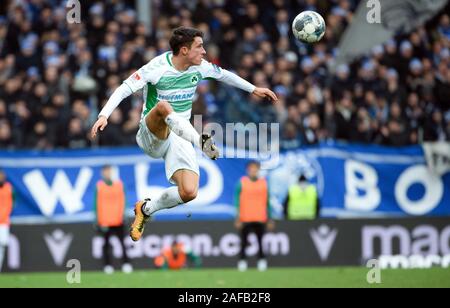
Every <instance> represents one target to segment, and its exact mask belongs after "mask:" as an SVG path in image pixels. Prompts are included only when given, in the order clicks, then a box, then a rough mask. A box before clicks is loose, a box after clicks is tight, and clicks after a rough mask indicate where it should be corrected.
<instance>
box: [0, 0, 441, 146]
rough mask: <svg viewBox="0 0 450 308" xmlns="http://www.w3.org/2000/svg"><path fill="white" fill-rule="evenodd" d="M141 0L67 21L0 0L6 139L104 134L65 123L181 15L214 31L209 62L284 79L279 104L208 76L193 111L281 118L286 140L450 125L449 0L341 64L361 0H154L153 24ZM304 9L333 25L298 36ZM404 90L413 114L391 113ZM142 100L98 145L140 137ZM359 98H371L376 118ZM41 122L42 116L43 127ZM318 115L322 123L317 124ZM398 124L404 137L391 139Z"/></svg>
mask: <svg viewBox="0 0 450 308" xmlns="http://www.w3.org/2000/svg"><path fill="white" fill-rule="evenodd" d="M134 2H135V1H129V0H116V1H112V2H106V3H102V2H98V1H95V2H92V3H85V4H84V5H83V6H82V9H83V12H85V13H83V14H81V18H82V22H81V23H79V24H69V23H67V22H66V20H65V15H64V11H65V9H66V8H65V2H64V1H62V0H55V1H47V0H45V1H38V2H36V3H35V2H29V1H6V2H4V3H2V4H0V6H1V10H0V12H4V13H3V14H4V15H3V16H0V97H1V100H2V101H4V104H5V105H6V107H3V111H2V107H1V105H2V104H1V103H0V146H4V147H8V148H34V149H52V148H55V147H68V146H71V147H89V146H97V145H98V144H96V143H92V144H91V143H90V142H88V141H87V140H84V141H83V140H82V138H80V136H79V135H78V134H71V135H70V136H63V135H62V134H61V133H60V132H64V131H65V130H68V129H69V125H70V122H77V120H74V121H71V119H72V118H73V117H77V118H79V120H80V121H81V124H82V125H81V126H82V127H83V129H86V127H89V126H90V125H91V124H92V121H93V120H95V119H92V115H95V114H97V111H98V110H99V109H100V108H101V105H102V104H103V102H104V101H105V99H107V98H108V97H109V96H110V94H111V93H112V92H113V91H114V89H115V88H116V87H118V86H119V83H118V82H119V81H120V80H122V79H125V78H126V77H128V76H129V75H130V74H131V73H132V71H133V70H134V69H136V68H138V67H140V66H142V65H144V64H145V63H146V62H148V61H149V60H151V59H152V58H153V57H155V56H156V55H158V54H160V53H162V52H163V51H166V50H167V49H168V46H167V45H168V38H169V36H170V33H171V30H172V29H173V28H175V27H177V26H179V25H180V24H181V23H185V24H191V25H193V26H196V27H198V28H201V29H202V30H203V31H204V32H205V42H206V46H205V47H206V48H207V50H208V55H207V56H208V57H209V60H210V61H211V62H213V63H216V64H220V65H221V66H222V67H224V68H226V69H230V70H233V69H234V70H237V71H238V73H239V75H241V76H242V77H244V78H247V79H248V80H249V81H252V82H253V83H255V84H261V86H262V84H263V85H264V87H270V88H277V89H279V90H280V92H279V93H278V94H280V96H284V97H283V99H282V102H281V103H280V105H277V106H271V105H269V104H267V103H266V102H264V101H260V100H255V99H252V98H250V97H248V96H247V95H246V94H244V93H242V92H241V91H239V90H236V89H229V88H228V87H226V86H224V85H217V84H215V83H213V82H211V81H203V83H202V84H201V86H200V87H199V91H198V98H197V103H198V105H197V106H196V104H194V108H196V109H194V111H195V112H199V113H201V114H202V115H203V118H204V119H206V120H207V121H213V122H218V123H222V124H223V123H236V122H243V123H248V122H256V123H258V122H266V123H272V122H278V123H280V127H282V128H283V130H284V134H285V135H286V137H285V138H286V140H284V141H283V144H284V146H285V148H292V147H293V146H294V145H295V144H297V146H302V145H304V144H313V143H316V142H320V141H323V140H327V139H330V138H335V139H339V140H344V141H352V142H355V141H356V142H375V143H380V144H385V145H390V146H401V145H407V144H417V143H420V142H423V141H424V138H425V137H426V138H427V140H428V139H435V137H433V136H431V135H435V134H436V132H434V133H433V132H432V130H434V129H438V130H442V126H443V127H444V128H445V129H444V130H445V131H447V128H448V126H449V116H447V114H448V112H449V108H450V105H449V104H448V98H449V97H450V70H449V63H450V62H449V61H450V51H449V50H450V46H449V43H448V42H449V23H450V22H449V20H450V17H449V14H448V13H447V12H448V10H449V6H450V4H448V5H447V6H446V7H445V8H444V9H443V10H442V12H441V13H439V14H438V15H437V16H436V17H435V18H433V19H432V20H431V21H430V22H428V23H427V24H426V25H425V26H422V27H419V28H417V29H415V30H413V31H412V32H411V33H409V34H406V35H402V36H398V37H395V38H393V39H390V40H389V41H387V42H386V43H384V44H383V45H379V46H376V47H375V48H373V50H372V52H371V53H370V54H368V55H366V56H364V57H361V58H360V59H356V60H355V61H353V62H352V63H348V64H344V65H340V66H338V67H337V68H336V72H335V73H332V72H331V71H330V70H329V66H328V63H333V62H334V61H335V57H336V52H335V49H336V46H337V44H338V42H339V40H340V38H341V36H342V34H343V32H344V30H345V28H346V27H347V26H348V25H349V23H350V21H351V18H352V16H353V13H352V12H354V11H355V9H356V2H355V1H324V0H316V1H285V0H276V1H275V0H274V1H247V2H245V4H243V3H241V2H235V4H232V1H219V2H217V1H214V5H213V3H212V2H211V1H188V0H179V1H175V2H173V3H172V2H170V1H153V2H152V5H153V11H154V12H155V16H158V19H157V27H154V28H153V31H149V29H147V28H146V27H145V25H143V24H141V23H139V22H138V21H137V14H136V7H135V3H134ZM50 4H51V5H50ZM306 9H312V10H319V12H320V13H321V14H322V15H323V16H324V18H325V20H326V22H327V26H328V27H327V32H326V35H325V37H324V39H323V40H322V41H321V42H319V43H317V44H313V45H305V44H300V43H299V42H298V41H296V40H295V39H294V38H293V36H292V33H291V31H290V26H289V25H290V22H292V20H293V18H294V17H295V14H294V12H300V11H303V10H306ZM282 93H284V94H283V95H281V94H282ZM411 94H414V95H417V97H416V98H414V99H417V104H416V105H415V107H413V109H414V112H412V113H411V112H410V111H411V110H410V111H408V110H405V108H406V107H407V105H408V101H409V97H410V95H411ZM80 101H81V102H82V104H83V105H84V106H85V107H82V108H81V109H84V110H81V109H80V107H79V106H80V105H79V104H80V103H79V102H80ZM246 101H248V102H250V103H249V104H246V103H244V102H246ZM300 101H302V103H300ZM395 102H396V103H397V104H400V106H401V109H402V110H405V113H404V114H403V121H404V122H406V125H404V123H403V121H399V120H398V119H397V120H395V119H394V120H392V119H388V114H389V109H390V107H391V105H392V104H394V103H395ZM140 104H142V102H141V101H140V96H139V94H136V96H134V97H132V98H130V99H129V100H128V103H126V104H121V105H120V107H119V108H120V111H119V112H118V114H117V115H116V116H115V117H114V119H115V120H114V123H111V124H112V126H113V127H114V129H109V130H108V131H109V133H106V134H105V135H103V136H102V139H101V140H100V144H99V145H100V146H120V145H128V144H134V143H135V141H134V140H133V138H132V137H130V136H132V135H133V130H135V129H136V127H133V126H132V125H131V124H130V123H134V120H133V119H135V118H136V107H138V108H137V109H139V108H140V107H141V106H139V105H140ZM75 105H77V107H76V108H74V106H75ZM361 108H365V109H366V110H367V112H368V114H369V120H370V121H369V120H368V119H367V115H366V114H365V111H364V109H361ZM4 109H6V113H5V111H4ZM419 109H420V110H421V114H420V115H419V113H420V112H419ZM80 110H81V112H80ZM434 110H440V112H441V116H442V123H441V124H437V123H436V120H434V121H433V120H432V118H433V115H432V114H433V113H434ZM305 111H306V112H305ZM287 114H289V115H293V114H299V117H298V118H297V119H294V118H292V116H286V115H287ZM435 117H436V119H437V118H439V115H436V116H435ZM292 121H293V122H295V125H296V127H295V132H293V131H292V129H293V126H292V124H291V122H292ZM369 122H370V124H369V125H368V123H369ZM37 123H44V124H45V128H44V127H43V125H42V124H39V125H37V127H36V124H37ZM310 123H312V124H313V126H314V125H315V124H318V125H319V127H315V128H311V126H310ZM389 123H390V124H389ZM72 125H73V126H77V125H78V124H72ZM436 125H437V128H436V127H435V126H436ZM432 127H435V128H432ZM33 131H34V132H33ZM395 134H400V135H401V137H402V138H403V139H402V140H401V141H396V140H394V139H393V138H396V137H393V136H394V135H395ZM430 134H431V135H430ZM30 135H31V137H30ZM389 136H391V137H389ZM72 138H73V139H74V140H73V142H72V140H71V139H72ZM436 138H437V137H436ZM297 139H299V140H300V141H299V142H297V141H296V140H297ZM438 139H439V140H450V136H449V134H448V133H446V134H442V133H439V137H438Z"/></svg>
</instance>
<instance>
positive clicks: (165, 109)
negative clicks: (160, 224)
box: [91, 27, 278, 241]
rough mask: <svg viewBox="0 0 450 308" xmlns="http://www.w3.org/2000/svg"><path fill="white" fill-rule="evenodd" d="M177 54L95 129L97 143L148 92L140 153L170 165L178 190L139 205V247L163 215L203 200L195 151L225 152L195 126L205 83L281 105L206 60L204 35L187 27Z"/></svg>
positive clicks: (142, 72)
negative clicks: (196, 103) (196, 101)
mask: <svg viewBox="0 0 450 308" xmlns="http://www.w3.org/2000/svg"><path fill="white" fill-rule="evenodd" d="M170 47H171V49H172V51H169V52H166V53H163V54H162V55H160V56H158V57H156V58H154V59H153V60H151V61H150V62H149V63H148V64H146V65H144V66H143V67H141V68H140V69H139V70H138V71H136V72H135V73H134V74H132V75H131V76H130V77H129V78H128V79H126V80H125V81H124V82H123V83H122V85H120V87H118V88H117V89H116V90H115V91H114V93H113V94H112V95H111V97H110V98H109V100H108V102H107V103H106V105H105V106H104V107H103V109H102V110H101V112H100V114H99V116H98V120H97V122H96V123H95V124H94V126H93V127H92V131H91V135H92V138H95V137H96V136H97V133H98V130H100V131H103V130H104V129H105V127H106V126H107V125H108V117H109V116H110V115H111V113H112V112H113V111H114V109H115V108H116V107H117V106H118V105H119V104H120V102H121V101H122V100H123V99H125V98H126V97H128V96H130V95H131V94H132V93H134V92H136V91H138V90H140V89H142V88H144V107H143V111H142V116H141V122H140V125H139V131H138V133H137V135H136V141H137V144H138V145H139V147H140V148H141V149H142V150H143V151H144V152H145V153H146V154H147V155H149V156H151V157H153V158H163V159H164V160H165V169H166V177H167V179H168V180H169V182H171V183H172V184H176V186H172V187H170V188H168V189H166V190H165V191H164V192H163V193H162V194H161V196H159V197H156V198H152V199H145V200H142V201H138V202H137V203H136V205H135V209H134V212H135V219H134V222H133V224H132V225H131V229H130V236H131V239H132V240H133V241H138V240H139V239H140V238H141V236H142V234H143V232H144V225H145V223H146V222H147V221H148V220H149V219H150V217H151V216H152V215H153V214H154V213H155V212H157V211H159V210H162V209H169V208H172V207H175V206H177V205H180V204H183V203H187V202H189V201H192V200H193V199H195V198H196V197H197V191H198V186H199V174H200V172H199V165H198V162H197V160H196V154H195V150H194V148H193V146H192V144H194V145H195V146H197V147H199V148H200V149H201V150H202V151H203V152H204V153H205V154H206V155H207V156H208V157H209V158H211V159H213V160H215V159H217V158H218V157H219V151H218V149H217V147H216V146H215V145H214V141H213V140H212V137H211V136H210V135H209V134H202V135H200V134H199V133H198V132H197V131H196V130H195V128H194V127H193V126H192V125H191V123H190V122H189V120H190V117H191V109H192V100H193V97H194V94H195V91H196V88H197V85H198V83H199V82H200V81H201V80H202V79H207V78H208V79H215V80H218V81H222V82H225V83H226V84H228V85H231V86H234V87H237V88H240V89H242V90H244V91H247V92H249V93H252V94H254V95H256V96H258V97H260V98H265V97H267V98H269V99H271V100H272V101H274V102H276V101H277V100H278V99H277V97H276V95H275V94H274V93H273V92H272V91H271V90H269V89H266V88H257V87H255V86H254V85H252V84H251V83H249V82H247V81H245V80H244V79H242V78H241V77H239V76H237V75H235V74H233V73H231V72H229V71H227V70H225V69H221V68H220V67H218V66H217V65H214V64H211V63H209V62H207V61H206V60H204V59H203V57H204V56H205V55H206V51H205V49H204V46H203V33H202V32H201V31H199V30H196V29H192V28H186V27H181V28H177V29H175V30H174V31H173V34H172V37H171V39H170Z"/></svg>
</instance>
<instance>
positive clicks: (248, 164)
mask: <svg viewBox="0 0 450 308" xmlns="http://www.w3.org/2000/svg"><path fill="white" fill-rule="evenodd" d="M253 165H254V166H256V167H258V168H261V164H260V162H259V161H256V160H251V161H249V162H248V163H247V166H246V167H247V169H248V167H250V166H253Z"/></svg>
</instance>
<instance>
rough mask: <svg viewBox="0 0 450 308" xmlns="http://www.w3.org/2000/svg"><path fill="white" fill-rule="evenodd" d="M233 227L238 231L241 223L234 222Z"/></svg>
mask: <svg viewBox="0 0 450 308" xmlns="http://www.w3.org/2000/svg"><path fill="white" fill-rule="evenodd" d="M234 227H235V228H236V229H238V230H240V229H241V228H242V222H240V221H239V220H235V222H234Z"/></svg>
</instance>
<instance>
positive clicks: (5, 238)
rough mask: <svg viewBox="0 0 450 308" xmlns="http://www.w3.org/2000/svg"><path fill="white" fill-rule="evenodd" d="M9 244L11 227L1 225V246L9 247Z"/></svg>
mask: <svg viewBox="0 0 450 308" xmlns="http://www.w3.org/2000/svg"><path fill="white" fill-rule="evenodd" d="M8 242H9V226H8V225H0V246H8Z"/></svg>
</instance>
